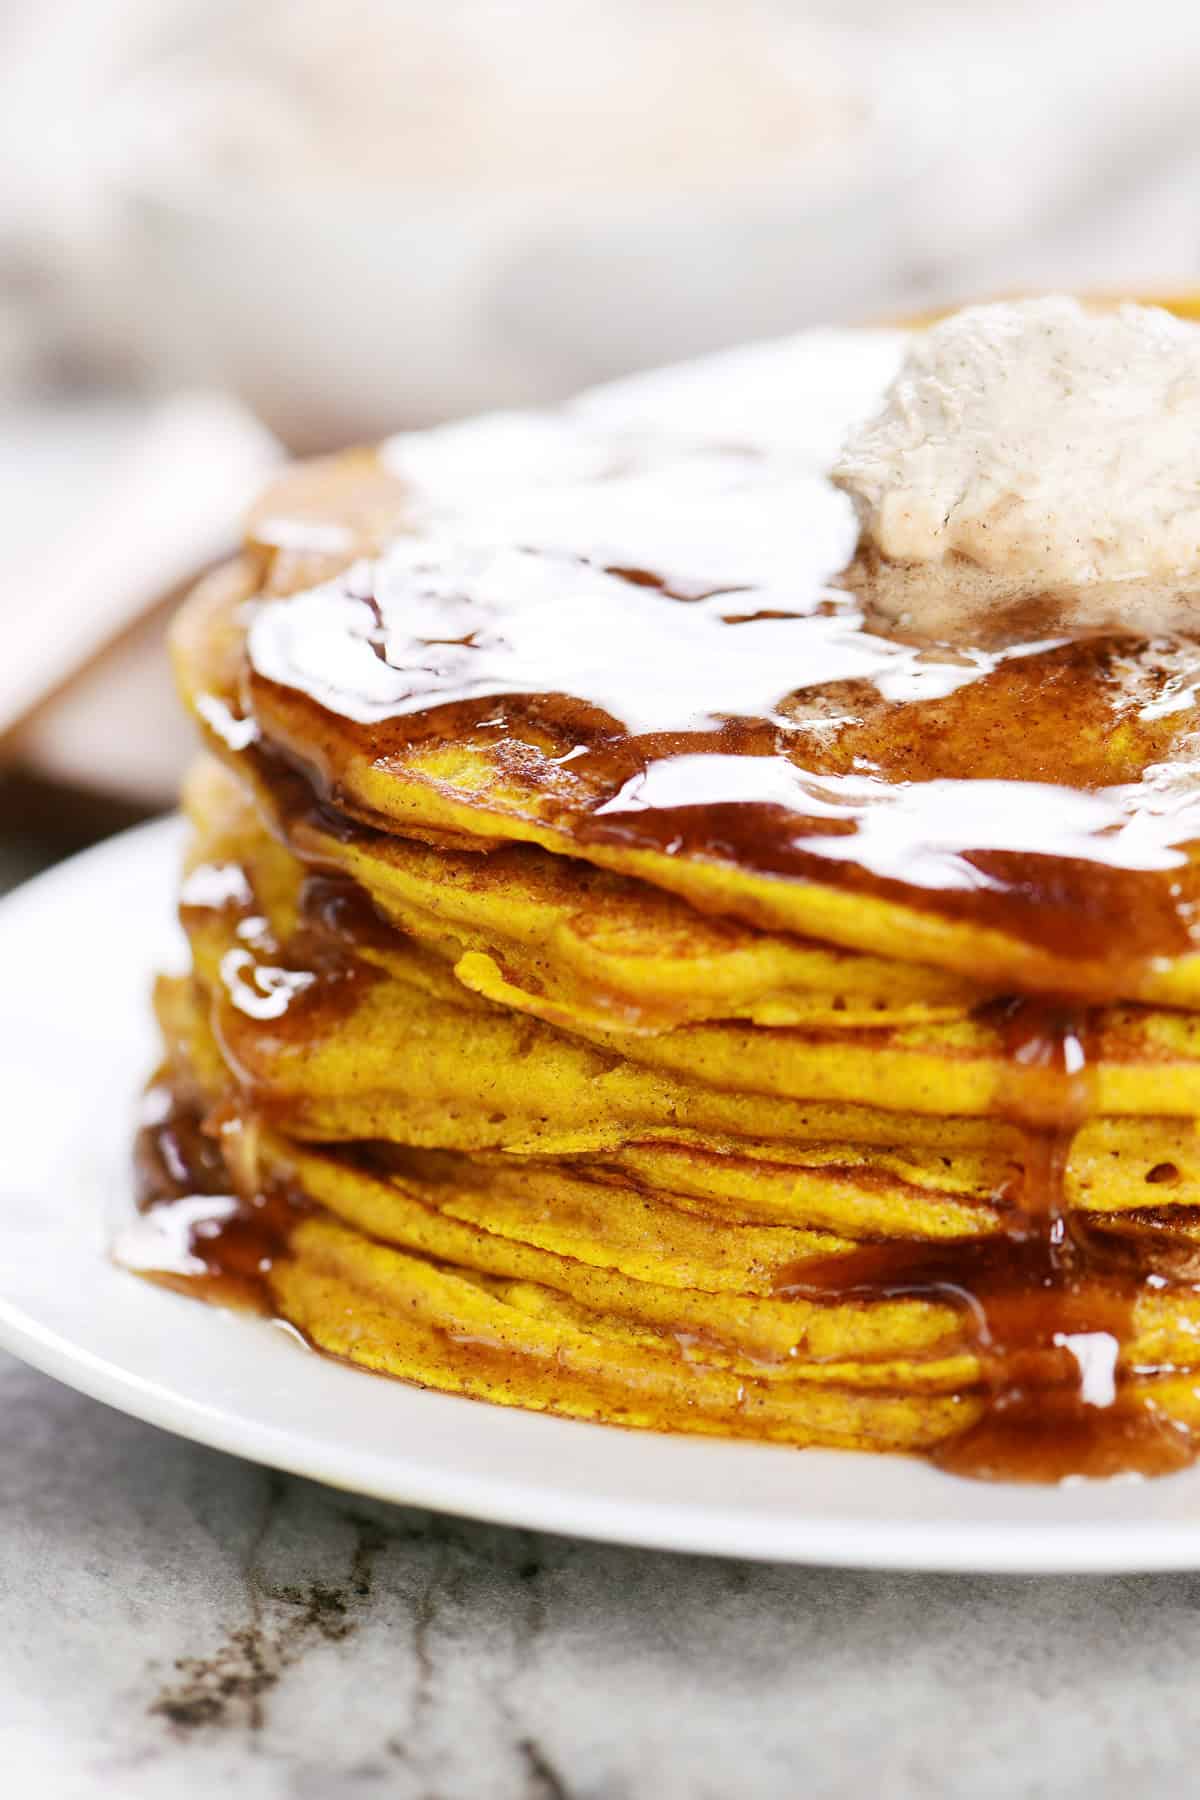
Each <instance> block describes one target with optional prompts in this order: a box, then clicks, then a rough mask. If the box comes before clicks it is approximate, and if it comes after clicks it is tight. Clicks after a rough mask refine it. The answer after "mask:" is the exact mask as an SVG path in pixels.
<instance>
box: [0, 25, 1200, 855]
mask: <svg viewBox="0 0 1200 1800" xmlns="http://www.w3.org/2000/svg"><path fill="white" fill-rule="evenodd" d="M1198 87H1200V7H1197V5H1196V3H1195V0H1138V4H1137V5H1136V6H1133V5H1130V4H1128V3H1127V0H1002V3H1000V0H837V3H836V4H832V3H831V4H822V3H820V0H791V3H790V4H789V0H0V161H2V164H3V170H4V178H3V180H0V517H2V519H3V525H4V530H3V535H2V537H0V881H7V882H11V881H12V880H14V879H16V878H17V877H18V876H19V875H21V874H22V873H25V872H27V871H28V870H30V869H31V868H33V867H35V866H38V865H39V864H41V863H43V862H45V861H46V860H48V859H49V858H51V857H52V856H54V855H56V854H61V853H62V852H63V851H64V850H66V849H67V848H71V847H74V846H76V845H78V844H80V843H82V842H85V841H87V840H89V839H90V838H93V837H95V836H97V835H100V834H102V833H104V832H105V831H107V830H111V829H113V828H115V827H116V826H118V825H120V824H123V823H126V822H129V821H130V820H132V819H134V818H136V817H139V816H144V815H146V814H147V813H149V812H152V811H154V810H157V809H160V808H162V807H163V806H166V805H168V804H169V803H170V797H171V794H172V792H173V789H174V785H175V782H176V779H177V776H178V773H179V769H180V766H181V764H182V761H183V759H184V757H185V755H186V752H187V741H188V740H187V732H186V728H185V727H184V726H183V724H182V722H181V721H180V720H179V719H178V717H177V715H176V712H175V709H174V707H173V704H172V702H171V697H170V692H169V685H168V680H167V676H166V672H165V661H164V656H163V649H162V631H163V621H164V618H165V616H166V614H167V612H168V611H169V607H170V604H171V602H172V599H173V598H174V597H175V596H176V595H177V594H178V592H179V591H180V590H181V588H182V587H184V586H185V585H186V583H187V582H188V580H189V579H190V578H191V577H192V576H193V575H194V574H195V573H196V572H198V571H199V570H200V569H201V568H203V567H204V566H206V565H207V564H208V563H210V562H212V561H213V560H215V559H216V558H217V557H219V556H220V555H221V554H223V553H224V552H225V551H226V550H227V549H230V548H232V547H233V544H234V542H235V540H236V535H237V521H238V517H239V514H240V512H241V511H242V509H243V508H244V506H245V505H246V503H247V501H248V500H249V498H250V497H251V495H252V494H253V492H254V490H255V488H256V487H257V486H258V485H260V484H261V482H262V481H263V479H264V477H265V475H266V474H267V473H268V472H269V470H270V468H271V467H272V466H273V464H274V463H275V462H276V461H278V460H279V459H281V458H282V457H284V456H285V455H287V454H294V453H301V454H309V453H312V452H315V451H320V450H325V449H333V448H336V447H338V446H341V445H344V444H347V443H351V442H353V441H356V440H359V439H367V438H372V437H378V436H380V435H383V434H384V433H386V432H388V431H391V430H395V429H398V428H402V427H407V426H418V425H423V424H427V423H429V422H432V421H435V420H439V419H443V418H447V417H451V416H453V415H455V414H461V413H465V412H470V411H474V410H478V409H482V408H488V407H497V406H512V405H523V404H528V403H531V402H540V401H546V400H553V399H554V398H556V397H558V396H561V395H564V394H566V393H569V392H570V391H571V390H572V389H574V388H577V387H579V386H582V385H584V384H586V383H591V382H595V381H598V380H602V379H604V378H606V377H608V376H611V375H616V374H619V373H621V372H623V371H626V370H630V369H634V368H638V367H644V366H648V365H652V364H654V363H658V362H663V361H668V360H671V359H675V358H680V357H686V356H692V355H695V354H697V353H698V352H701V351H703V350H705V349H709V348H715V347H718V346H721V345H724V344H728V343H732V342H735V341H737V340H739V339H743V338H747V337H752V336H756V335H764V334H771V333H779V332H786V331H790V330H794V329H796V328H797V327H800V326H803V325H806V324H810V323H813V322H815V321H819V320H828V319H869V318H877V317H883V316H887V315H894V314H897V313H903V312H905V311H906V310H914V309H921V308H926V307H930V306H935V305H941V304H945V303H947V302H951V301H955V300H958V299H963V298H970V297H979V296H982V295H986V294H991V293H996V292H1000V291H1005V290H1012V289H1018V288H1029V287H1057V286H1076V287H1078V286H1087V285H1090V286H1098V287H1103V288H1109V289H1111V288H1118V289H1124V290H1126V291H1129V292H1145V291H1150V290H1155V289H1157V290H1178V289H1180V288H1185V287H1187V286H1189V285H1191V284H1193V283H1194V282H1196V281H1197V280H1200V107H1198V106H1197V105H1196V100H1195V96H1196V93H1197V91H1198Z"/></svg>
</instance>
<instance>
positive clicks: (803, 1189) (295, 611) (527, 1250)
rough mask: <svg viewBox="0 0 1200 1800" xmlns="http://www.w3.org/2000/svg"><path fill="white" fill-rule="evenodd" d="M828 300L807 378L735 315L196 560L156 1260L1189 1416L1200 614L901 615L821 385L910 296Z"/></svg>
mask: <svg viewBox="0 0 1200 1800" xmlns="http://www.w3.org/2000/svg"><path fill="white" fill-rule="evenodd" d="M815 336H816V338H817V339H819V340H820V342H819V343H818V344H817V346H816V350H815V351H814V342H813V339H804V338H802V339H800V340H797V342H796V343H795V344H794V345H790V346H789V345H784V346H779V347H776V348H774V349H764V350H763V351H762V352H761V353H759V354H760V355H761V358H762V359H763V363H762V367H763V369H764V370H767V371H776V376H777V378H776V379H774V380H773V381H772V382H771V383H770V384H769V385H771V386H774V387H776V388H777V389H778V392H779V394H780V395H781V396H782V397H783V398H784V400H785V401H786V404H787V406H788V407H790V408H791V414H789V415H788V417H786V418H784V419H782V420H781V419H780V418H779V417H771V416H769V415H767V414H762V415H761V416H759V415H758V414H755V415H754V416H747V417H740V418H737V419H734V420H732V421H731V419H730V416H729V409H728V406H727V405H725V404H724V402H723V401H722V398H721V396H722V393H723V391H724V390H723V389H722V387H721V376H720V366H719V365H717V366H716V367H715V368H714V369H713V370H710V371H708V372H706V371H704V370H701V371H700V373H699V374H698V375H697V377H696V382H697V383H698V386H697V387H696V388H695V389H692V388H689V387H688V386H687V384H686V383H684V384H683V386H682V387H681V385H680V378H679V377H672V378H671V379H670V380H668V381H667V382H666V383H665V385H664V386H662V387H655V386H654V385H653V383H650V384H648V385H647V384H638V383H635V384H630V386H629V387H628V388H626V389H618V390H613V391H611V392H607V393H603V392H602V393H600V394H598V395H596V396H591V397H585V398H584V400H583V401H581V402H578V403H576V405H575V406H573V407H572V408H569V409H567V410H566V411H565V412H564V413H562V414H556V415H545V416H542V415H537V416H528V417H526V416H523V415H514V416H510V417H503V418H498V419H492V420H482V421H479V422H477V423H476V424H474V425H469V426H463V427H453V428H447V429H445V430H444V431H442V432H437V433H431V434H426V435H425V436H423V437H421V438H419V439H417V438H409V439H402V440H397V441H396V442H395V443H394V444H392V445H390V446H387V447H385V449H384V451H382V452H381V453H379V455H377V456H376V455H372V454H369V453H365V452H361V453H355V455H354V456H353V457H350V458H347V459H343V460H336V459H335V460H334V461H332V462H330V463H328V464H326V465H322V466H319V467H315V468H309V469H306V470H302V471H299V472H297V473H296V474H295V475H293V476H291V477H288V478H287V479H286V480H285V481H284V482H283V483H282V484H281V485H280V486H279V487H277V488H276V490H274V491H273V492H272V493H271V494H270V495H268V496H267V497H266V499H265V500H264V502H263V503H262V505H261V506H260V507H259V508H258V509H257V511H256V515H255V521H254V522H253V524H252V527H251V533H250V537H249V541H248V544H247V547H246V550H245V553H244V555H243V556H242V557H241V558H240V559H239V561H238V562H237V563H236V564H234V565H232V566H231V567H230V568H228V569H226V570H224V571H221V572H219V573H218V574H217V575H216V576H214V577H212V578H210V579H209V580H208V581H207V582H206V583H205V584H204V585H203V586H202V587H201V589H200V590H199V591H198V592H197V593H196V595H195V596H194V597H193V599H192V600H191V601H190V602H189V604H188V606H187V608H186V609H185V611H184V614H183V615H182V617H181V619H180V622H179V626H178V629H177V633H176V655H177V665H178V670H179V678H180V684H181V688H182V691H183V694H184V697H185V700H186V702H187V704H188V705H189V707H190V708H191V710H192V712H193V713H194V715H195V717H196V719H197V721H198V723H199V725H200V728H201V730H202V732H203V734H204V736H205V740H206V743H207V745H208V749H209V752H210V755H209V757H208V758H207V759H206V760H204V761H203V762H201V763H200V764H199V765H198V766H197V769H196V771H195V773H194V775H193V778H192V780H191V782H190V785H189V792H188V796H187V804H188V811H189V814H190V816H191V819H192V823H193V829H194V837H193V848H192V851H191V855H190V859H189V867H188V870H187V872H186V874H185V878H184V884H183V890H182V919H183V923H184V926H185V929H186V931H187V934H188V937H189V940H190V943H191V947H192V957H193V966H192V971H191V973H190V974H189V975H188V976H187V977H182V978H176V979H172V980H169V981H167V980H164V981H163V982H162V983H161V984H160V991H159V997H158V1009H159V1016H160V1020H161V1023H162V1027H163V1033H164V1039H165V1043H166V1053H165V1061H164V1066H163V1071H162V1074H161V1076H160V1079H159V1083H158V1085H157V1087H156V1088H155V1089H154V1090H153V1092H152V1096H151V1102H150V1111H149V1113H148V1123H147V1126H146V1129H145V1131H144V1132H143V1136H142V1140H141V1165H142V1172H143V1177H144V1180H143V1187H144V1196H145V1203H146V1205H147V1206H152V1207H153V1206H171V1205H174V1204H177V1203H178V1201H179V1200H180V1199H181V1198H182V1197H185V1196H186V1197H187V1198H188V1202H189V1206H190V1207H191V1215H190V1216H193V1217H194V1218H195V1220H196V1223H195V1225H194V1227H193V1231H192V1238H191V1257H190V1263H189V1266H190V1267H191V1268H192V1269H193V1270H194V1269H195V1268H196V1267H203V1268H204V1269H205V1270H206V1274H205V1275H204V1276H202V1277H200V1276H197V1275H196V1274H195V1273H192V1274H190V1275H189V1274H182V1273H178V1272H176V1273H175V1274H172V1273H171V1272H170V1271H164V1278H169V1279H172V1280H175V1281H176V1282H177V1283H179V1284H181V1285H185V1286H190V1287H191V1288H192V1289H194V1290H196V1291H201V1292H205V1293H208V1294H210V1295H212V1296H215V1297H222V1296H224V1297H231V1296H232V1297H234V1298H238V1299H243V1300H247V1299H248V1300H251V1301H253V1302H254V1303H255V1304H258V1305H261V1306H263V1307H265V1308H267V1309H268V1310H270V1311H273V1312H276V1313H278V1314H279V1315H280V1316H282V1317H284V1318H286V1319H288V1320H289V1321H291V1322H292V1323H293V1324H294V1325H295V1326H297V1328H298V1329H300V1330H301V1331H302V1332H303V1333H304V1334H305V1335H306V1336H307V1337H308V1338H309V1339H310V1340H311V1341H312V1342H313V1343H314V1344H315V1345H317V1346H318V1347H320V1348H323V1349H325V1350H327V1351H329V1352H331V1353H333V1354H336V1355H338V1356H342V1357H345V1358H348V1359H349V1360H351V1361H355V1362H360V1363H362V1364H363V1365H364V1366H366V1367H369V1368H372V1369H376V1370H380V1371H383V1372H385V1373H389V1374H392V1375H396V1376H401V1377H404V1378H405V1379H409V1380H414V1381H419V1382H422V1383H425V1384H427V1385H430V1386H434V1387H440V1388H445V1389H447V1390H451V1391H456V1392H462V1393H467V1394H472V1395H477V1396H480V1397H483V1398H488V1399H492V1400H499V1401H501V1402H504V1403H507V1404H515V1405H522V1406H529V1407H535V1408H542V1409H547V1410H553V1411H561V1412H566V1413H571V1414H574V1415H577V1416H581V1417H588V1418H594V1419H601V1420H607V1421H616V1422H620V1423H624V1424H633V1425H639V1426H651V1427H661V1428H669V1429H673V1430H693V1431H706V1432H719V1433H724V1434H731V1435H739V1436H748V1437H762V1438H769V1439H773V1440H778V1441H781V1442H788V1443H794V1444H809V1443H821V1444H837V1445H848V1446H856V1447H868V1448H895V1449H909V1450H923V1451H928V1452H930V1453H932V1454H934V1455H935V1456H937V1457H938V1458H939V1459H940V1460H941V1461H943V1462H944V1463H945V1464H946V1466H948V1467H951V1468H957V1469H961V1470H963V1471H965V1472H970V1473H976V1474H1015V1475H1026V1476H1031V1477H1035V1478H1053V1477H1055V1476H1058V1475H1061V1474H1065V1473H1071V1472H1083V1473H1093V1474H1103V1473H1109V1472H1113V1471H1115V1470H1117V1469H1122V1468H1135V1469H1143V1470H1147V1471H1155V1470H1159V1469H1164V1468H1170V1467H1175V1466H1178V1465H1179V1464H1180V1463H1181V1462H1184V1461H1186V1460H1188V1459H1189V1457H1190V1456H1191V1454H1192V1447H1193V1438H1192V1430H1193V1427H1194V1425H1195V1424H1196V1422H1197V1418H1198V1416H1200V1401H1198V1400H1197V1397H1196V1394H1197V1389H1196V1378H1195V1374H1194V1370H1195V1367H1196V1365H1197V1364H1198V1363H1200V1351H1198V1350H1197V1348H1196V1346H1197V1345H1200V1335H1198V1332H1200V1289H1198V1288H1197V1286H1196V1280H1197V1276H1198V1275H1200V1145H1198V1144H1197V1141H1196V1133H1195V1126H1194V1120H1195V1118H1196V1116H1197V1114H1198V1113H1200V940H1198V939H1197V936H1196V932H1195V927H1194V923H1193V919H1194V914H1195V909H1196V905H1197V902H1200V876H1198V875H1197V873H1196V864H1195V859H1194V857H1193V856H1192V855H1191V853H1190V849H1189V839H1188V837H1187V834H1186V831H1185V829H1184V827H1183V826H1181V823H1180V821H1181V819H1183V820H1184V824H1186V806H1185V804H1184V802H1185V800H1186V795H1187V791H1188V784H1189V783H1192V782H1194V780H1195V774H1196V762H1197V756H1198V754H1200V752H1198V751H1197V747H1196V745H1197V741H1198V740H1197V739H1196V724H1197V720H1196V708H1195V705H1194V701H1193V698H1192V688H1191V686H1189V683H1193V684H1194V683H1195V682H1196V681H1200V651H1197V650H1194V649H1193V647H1192V646H1190V645H1189V644H1188V643H1187V642H1185V641H1182V640H1180V641H1170V642H1168V641H1165V640H1161V639H1156V640H1154V641H1152V642H1139V641H1136V640H1130V639H1124V638H1122V639H1118V638H1112V637H1108V638H1096V637H1090V638H1087V639H1081V640H1078V641H1073V640H1069V639H1068V640H1067V641H1062V639H1061V637H1060V636H1059V637H1056V636H1055V635H1054V634H1052V633H1049V632H1047V633H1046V634H1045V637H1046V640H1047V641H1044V642H1031V643H1028V644H1024V645H1016V646H1010V647H1009V648H1008V649H1006V650H1005V652H1004V653H1003V654H998V653H996V652H995V651H994V650H993V649H990V648H989V649H980V650H978V651H974V650H971V651H965V650H963V649H962V648H961V647H959V648H957V649H956V650H954V651H950V650H948V649H946V647H944V646H942V647H937V646H934V647H933V648H932V649H931V648H930V647H929V646H924V647H922V646H919V645H915V644H912V643H905V642H902V641H900V640H899V639H893V638H890V637H884V636H881V635H877V634H876V633H875V632H873V631H871V630H869V629H868V628H867V626H866V624H865V623H864V618H863V613H862V611H861V609H860V607H859V604H858V599H857V597H856V596H855V594H853V593H852V592H851V591H849V590H848V589H847V588H846V587H845V586H844V585H842V586H839V585H838V582H837V577H838V576H839V573H840V572H841V571H842V570H843V569H844V568H845V567H846V566H847V565H848V564H849V563H850V560H851V557H852V554H853V550H854V540H853V533H852V531H851V530H850V528H849V520H848V517H847V508H846V507H845V505H844V502H843V497H842V496H840V495H838V494H836V493H835V492H834V491H833V490H832V489H831V488H830V486H829V484H828V483H827V481H826V480H825V479H824V476H823V473H822V471H823V468H824V465H825V463H826V462H827V460H828V455H829V451H830V447H831V446H830V444H829V443H828V441H827V440H828V431H829V428H828V425H827V424H825V423H820V422H819V421H816V418H815V415H816V413H817V411H818V405H817V403H818V400H820V399H821V395H822V394H823V395H824V403H825V404H826V405H827V402H828V397H829V396H828V391H826V390H833V391H836V390H837V388H838V381H839V379H840V376H839V375H838V373H837V372H838V370H842V371H844V372H845V385H846V388H847V396H848V397H847V399H846V401H845V407H846V421H845V422H848V421H849V419H850V418H852V417H853V416H855V414H856V412H858V411H861V410H862V408H863V404H864V400H863V395H864V394H865V393H866V392H867V390H868V389H869V388H870V385H871V384H870V382H864V380H863V378H862V374H861V368H860V365H861V364H864V363H866V364H868V365H870V368H871V369H872V370H873V371H874V373H873V374H872V376H871V380H872V381H873V382H874V385H875V389H876V390H877V389H878V387H879V386H881V385H882V384H883V382H884V381H885V380H886V379H887V376H888V374H889V373H890V368H891V366H892V365H893V364H894V361H895V357H896V354H897V342H896V340H895V339H894V337H893V335H892V334H872V333H862V334H854V333H843V334H815ZM818 352H819V354H818ZM831 358H832V359H833V369H834V373H833V375H831V374H830V373H829V366H828V365H829V362H830V359H831ZM839 359H840V360H839ZM817 370H820V371H821V374H820V383H823V384H824V385H823V387H821V385H820V383H817V375H816V371H817ZM743 379H744V376H743ZM706 384H708V385H707V386H706ZM814 384H816V387H814ZM750 385H751V386H753V384H752V383H751V384H750ZM764 385H765V384H763V383H762V382H761V381H760V383H759V392H760V398H761V392H762V391H763V390H764ZM818 388H819V391H817V389H818ZM697 394H698V395H699V396H700V401H701V402H704V401H705V397H706V396H707V402H708V410H709V412H711V424H710V425H709V426H708V427H707V428H706V427H705V426H704V425H703V424H697V422H696V421H697V419H698V418H699V419H703V418H705V417H706V416H707V414H706V407H705V404H697V399H696V396H697ZM856 395H857V398H855V397H854V396H856ZM806 405H810V406H811V408H812V412H813V415H814V418H813V419H809V418H808V417H807V416H806V413H805V407H806ZM792 414H794V416H792ZM197 1195H209V1196H211V1197H212V1202H213V1204H212V1206H211V1208H208V1209H207V1210H206V1209H205V1208H204V1207H203V1206H198V1205H197V1203H196V1196H197Z"/></svg>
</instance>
